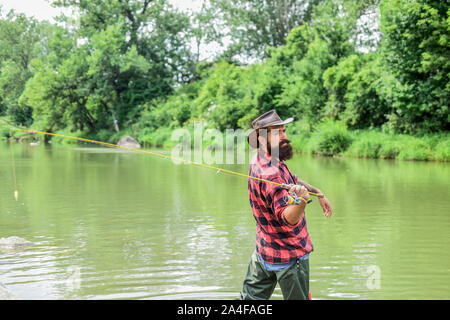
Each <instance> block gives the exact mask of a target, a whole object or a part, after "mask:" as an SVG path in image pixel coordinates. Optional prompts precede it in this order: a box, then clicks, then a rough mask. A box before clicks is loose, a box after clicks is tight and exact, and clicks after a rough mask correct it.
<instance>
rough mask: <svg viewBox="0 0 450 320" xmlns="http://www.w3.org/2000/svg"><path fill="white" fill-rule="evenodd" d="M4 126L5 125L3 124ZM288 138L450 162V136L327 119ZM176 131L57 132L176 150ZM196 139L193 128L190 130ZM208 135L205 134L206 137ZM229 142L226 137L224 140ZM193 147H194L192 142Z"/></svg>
mask: <svg viewBox="0 0 450 320" xmlns="http://www.w3.org/2000/svg"><path fill="white" fill-rule="evenodd" d="M0 124H1V123H0ZM287 129H288V131H287V134H288V138H289V139H290V140H291V143H292V146H293V148H294V150H295V151H296V152H297V153H302V154H311V155H322V156H332V157H336V156H337V157H350V158H370V159H399V160H418V161H443V162H447V161H450V133H439V134H428V135H423V136H412V135H406V134H392V133H386V132H382V131H380V130H356V131H351V130H348V129H347V128H346V127H345V126H344V125H343V124H341V123H339V122H336V121H332V120H326V121H323V122H321V123H320V124H319V125H317V126H316V127H315V128H314V129H311V128H310V127H309V125H307V124H304V123H302V122H301V121H298V122H296V123H295V124H294V125H291V126H288V127H287ZM174 130H175V129H171V128H166V127H161V128H158V129H156V130H150V129H149V128H144V129H143V130H140V131H139V132H137V133H136V132H134V131H131V130H122V131H121V132H119V133H116V132H113V131H111V130H100V131H98V132H97V133H95V134H88V133H86V132H82V131H76V132H70V130H68V129H66V130H61V131H58V132H57V133H59V134H63V135H68V136H75V137H83V138H87V139H93V140H98V141H104V142H109V143H114V144H115V143H117V141H119V139H120V138H122V137H124V136H126V135H130V136H132V137H134V138H136V140H137V141H138V142H139V143H140V144H141V145H142V146H143V147H144V148H152V147H156V148H165V149H170V148H172V147H174V146H175V145H176V144H178V143H179V141H174V140H172V139H171V138H172V133H173V132H174ZM188 130H189V133H190V135H191V138H192V139H193V137H194V134H193V129H192V128H188ZM204 134H205V132H203V135H204ZM8 137H9V127H7V126H1V125H0V140H5V139H7V138H8ZM77 142H78V141H76V140H72V139H65V138H62V137H53V138H52V143H60V144H74V143H77ZM223 142H225V138H223ZM202 144H203V148H208V147H210V148H211V147H213V146H214V145H215V141H212V140H211V141H209V140H205V139H204V140H203V143H202ZM191 147H194V143H193V141H191Z"/></svg>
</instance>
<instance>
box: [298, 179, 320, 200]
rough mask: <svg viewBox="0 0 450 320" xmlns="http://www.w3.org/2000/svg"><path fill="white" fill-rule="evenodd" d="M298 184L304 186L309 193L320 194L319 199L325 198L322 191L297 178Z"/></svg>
mask: <svg viewBox="0 0 450 320" xmlns="http://www.w3.org/2000/svg"><path fill="white" fill-rule="evenodd" d="M297 182H298V184H299V185H301V186H304V187H305V188H306V190H308V191H309V192H312V193H316V194H318V195H319V198H323V197H325V196H324V194H323V192H322V191H320V190H319V189H317V188H316V187H313V186H312V185H310V184H308V183H307V182H305V181H302V180H300V179H299V178H297Z"/></svg>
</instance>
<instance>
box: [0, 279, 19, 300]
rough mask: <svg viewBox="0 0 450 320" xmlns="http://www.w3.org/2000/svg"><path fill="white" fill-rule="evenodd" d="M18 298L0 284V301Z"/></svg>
mask: <svg viewBox="0 0 450 320" xmlns="http://www.w3.org/2000/svg"><path fill="white" fill-rule="evenodd" d="M18 299H19V298H18V297H17V296H16V295H15V294H14V293H12V292H11V291H10V290H9V289H8V288H7V287H5V286H4V285H3V283H1V282H0V300H18Z"/></svg>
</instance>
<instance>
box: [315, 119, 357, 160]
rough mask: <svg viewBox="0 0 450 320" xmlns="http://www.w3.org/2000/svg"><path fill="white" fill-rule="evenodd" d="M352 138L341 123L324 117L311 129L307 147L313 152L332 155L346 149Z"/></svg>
mask: <svg viewBox="0 0 450 320" xmlns="http://www.w3.org/2000/svg"><path fill="white" fill-rule="evenodd" d="M352 140H353V138H352V135H351V133H350V132H349V131H348V130H347V127H346V126H345V125H344V124H343V123H341V122H337V121H334V120H331V119H326V120H325V121H323V122H322V123H321V124H319V125H318V126H317V127H316V129H315V130H314V131H313V133H312V135H311V141H310V144H309V146H308V148H307V149H309V150H310V152H311V153H313V154H319V155H326V156H334V155H339V154H341V153H342V152H344V151H345V150H347V148H348V147H349V146H350V144H351V143H352Z"/></svg>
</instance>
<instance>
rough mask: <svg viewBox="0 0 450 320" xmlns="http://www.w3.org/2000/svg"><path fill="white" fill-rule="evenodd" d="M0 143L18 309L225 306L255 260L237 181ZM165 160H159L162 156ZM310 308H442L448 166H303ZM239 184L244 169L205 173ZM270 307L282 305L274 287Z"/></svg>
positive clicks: (7, 268) (8, 253)
mask: <svg viewBox="0 0 450 320" xmlns="http://www.w3.org/2000/svg"><path fill="white" fill-rule="evenodd" d="M13 152H14V159H15V167H16V176H17V179H16V180H17V189H18V191H19V201H17V202H16V201H15V199H14V179H13V170H12V157H11V151H10V146H9V144H7V143H5V142H0V238H2V237H9V236H18V237H22V238H24V239H26V240H29V241H32V242H33V243H34V245H32V246H29V247H26V248H23V249H20V250H0V283H2V284H3V285H5V286H6V287H7V288H8V289H9V290H10V291H11V292H12V293H13V294H15V295H16V296H17V297H19V298H20V299H234V298H237V297H238V294H239V291H240V290H241V288H242V282H243V280H244V276H245V274H246V271H247V265H248V262H249V260H250V256H251V254H252V252H253V250H254V246H255V221H254V218H253V216H252V214H251V210H250V206H249V202H248V196H247V180H246V179H244V178H241V177H237V176H232V175H227V174H223V173H221V174H218V175H216V174H215V172H214V171H213V170H210V169H205V168H200V167H196V166H188V165H176V164H174V163H172V161H170V160H168V159H166V160H164V159H161V158H158V157H153V156H150V155H145V154H140V153H130V152H124V151H121V150H115V149H104V148H99V147H87V146H86V147H83V146H72V147H71V146H44V145H39V146H36V147H32V146H30V145H28V144H25V143H24V144H15V145H14V146H13ZM165 152H167V151H165ZM287 165H288V166H289V168H290V170H291V171H292V172H293V173H296V174H297V175H298V176H299V177H300V178H302V179H303V180H305V181H307V182H309V183H310V184H312V185H314V186H317V187H319V188H321V189H322V190H323V191H324V192H325V193H326V195H327V197H328V198H329V200H330V201H331V204H332V206H333V211H334V213H333V216H332V217H331V218H330V219H326V218H325V217H324V216H323V213H322V211H321V208H320V206H319V205H318V202H317V200H314V201H313V203H312V204H311V205H309V206H308V210H307V213H306V218H307V223H308V230H309V233H310V236H311V239H312V242H313V244H314V252H313V253H312V254H311V257H310V269H311V274H310V277H311V279H310V288H311V294H312V297H313V299H449V298H450V254H449V253H450V252H449V251H450V250H449V247H450V241H449V240H450V215H449V214H450V200H449V195H450V192H449V191H450V165H449V164H446V163H435V162H433V163H430V162H409V161H388V160H363V159H336V158H312V157H305V156H299V155H296V156H295V157H294V158H293V159H292V160H289V161H288V162H287ZM218 166H221V167H224V168H228V169H231V170H235V171H238V172H241V173H245V174H247V171H248V164H243V165H242V164H241V165H218ZM272 299H282V295H281V290H280V289H279V287H278V286H277V288H276V289H275V292H274V294H273V296H272Z"/></svg>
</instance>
